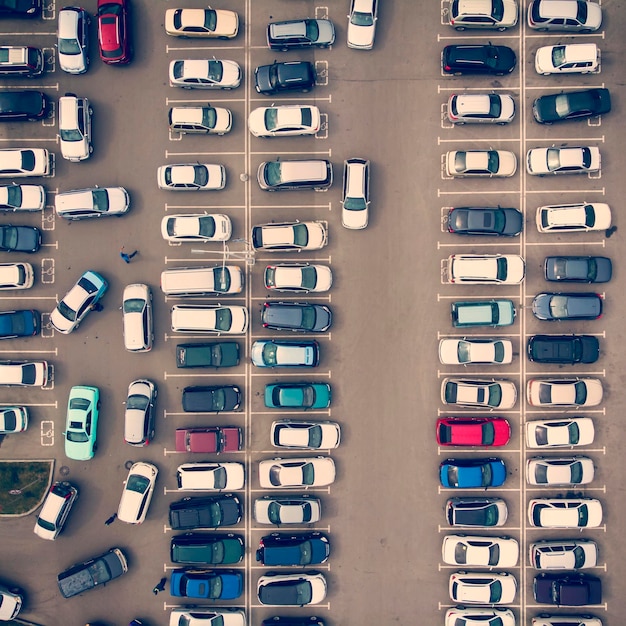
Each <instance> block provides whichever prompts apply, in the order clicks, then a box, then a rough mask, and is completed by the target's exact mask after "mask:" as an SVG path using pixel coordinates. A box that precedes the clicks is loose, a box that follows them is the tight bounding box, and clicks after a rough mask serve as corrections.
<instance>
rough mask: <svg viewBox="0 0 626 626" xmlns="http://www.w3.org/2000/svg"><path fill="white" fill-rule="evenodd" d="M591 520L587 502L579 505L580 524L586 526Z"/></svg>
mask: <svg viewBox="0 0 626 626" xmlns="http://www.w3.org/2000/svg"><path fill="white" fill-rule="evenodd" d="M588 522H589V508H588V507H587V505H586V504H581V505H580V506H579V507H578V525H579V526H581V527H582V526H586V525H587V523H588Z"/></svg>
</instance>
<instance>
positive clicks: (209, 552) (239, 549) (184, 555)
mask: <svg viewBox="0 0 626 626" xmlns="http://www.w3.org/2000/svg"><path fill="white" fill-rule="evenodd" d="M244 553H245V548H244V544H243V537H242V536H241V535H235V534H233V533H222V534H219V535H218V534H215V535H212V534H207V533H202V534H200V533H185V534H184V535H176V536H175V537H172V539H171V541H170V561H172V563H187V564H190V565H233V564H235V563H239V562H240V561H241V560H242V559H243V557H244Z"/></svg>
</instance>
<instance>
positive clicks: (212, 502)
mask: <svg viewBox="0 0 626 626" xmlns="http://www.w3.org/2000/svg"><path fill="white" fill-rule="evenodd" d="M241 514H242V507H241V501H240V500H239V498H238V497H237V496H236V495H234V494H232V493H221V494H219V495H217V496H207V497H203V498H183V499H182V500H178V501H177V502H172V503H171V504H170V513H169V522H170V527H171V528H172V530H193V529H194V528H219V527H220V526H233V525H234V524H238V523H239V522H240V521H241Z"/></svg>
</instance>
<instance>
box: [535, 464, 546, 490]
mask: <svg viewBox="0 0 626 626" xmlns="http://www.w3.org/2000/svg"><path fill="white" fill-rule="evenodd" d="M535 480H536V481H537V482H538V483H539V484H540V485H546V484H547V483H548V466H547V465H544V464H543V463H540V464H538V465H537V466H536V467H535Z"/></svg>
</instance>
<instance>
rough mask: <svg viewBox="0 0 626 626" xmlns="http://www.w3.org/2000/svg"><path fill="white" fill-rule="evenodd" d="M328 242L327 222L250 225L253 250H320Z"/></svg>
mask: <svg viewBox="0 0 626 626" xmlns="http://www.w3.org/2000/svg"><path fill="white" fill-rule="evenodd" d="M327 243H328V223H327V222H325V221H319V220H318V221H315V222H299V221H295V222H283V223H276V222H272V223H270V224H261V225H259V226H253V227H252V247H253V248H254V249H255V250H268V251H277V252H290V251H298V252H300V251H302V250H320V249H321V248H323V247H324V246H325V245H326V244H327Z"/></svg>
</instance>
